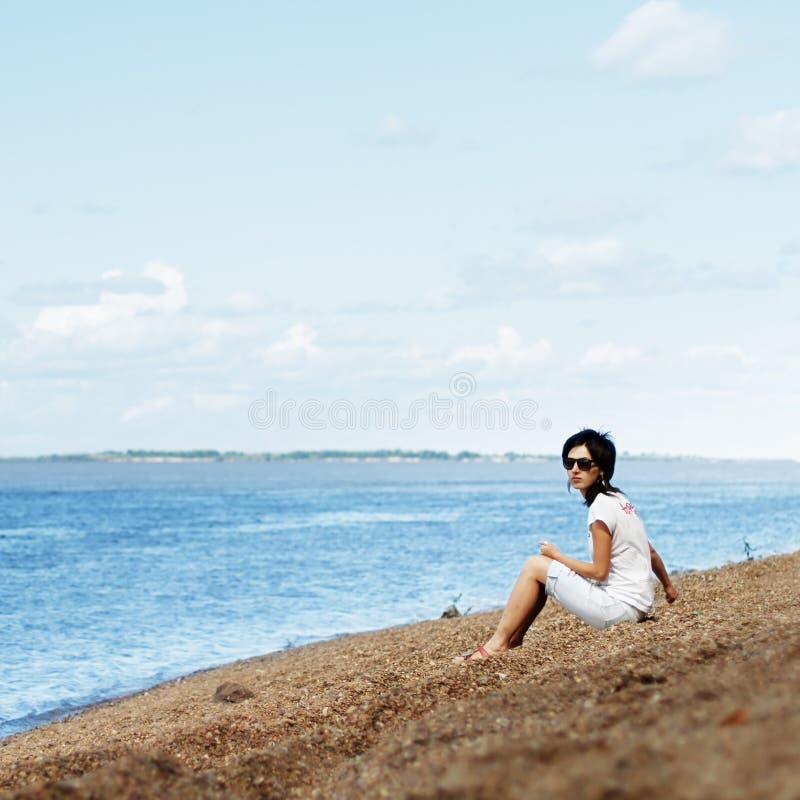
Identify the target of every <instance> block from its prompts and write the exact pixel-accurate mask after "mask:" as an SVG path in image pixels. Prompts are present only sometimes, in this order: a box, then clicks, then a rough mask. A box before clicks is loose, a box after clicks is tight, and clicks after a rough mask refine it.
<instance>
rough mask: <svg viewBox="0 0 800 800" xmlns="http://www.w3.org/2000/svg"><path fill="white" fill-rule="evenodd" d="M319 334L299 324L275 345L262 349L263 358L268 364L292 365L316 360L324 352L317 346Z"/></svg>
mask: <svg viewBox="0 0 800 800" xmlns="http://www.w3.org/2000/svg"><path fill="white" fill-rule="evenodd" d="M316 338H317V332H316V331H315V330H314V329H313V328H311V327H309V326H308V325H303V324H302V323H298V324H297V325H292V326H291V327H290V328H289V329H288V330H287V331H286V333H284V335H283V336H282V337H281V338H280V339H279V340H278V341H277V342H275V343H274V344H272V345H270V346H269V347H266V348H262V349H261V351H260V354H261V357H262V358H263V359H264V361H265V362H266V363H268V364H290V363H293V362H296V361H304V360H307V359H311V358H315V357H316V356H318V355H319V354H320V353H321V352H322V351H321V350H320V348H319V347H317V345H316V344H314V342H315V340H316Z"/></svg>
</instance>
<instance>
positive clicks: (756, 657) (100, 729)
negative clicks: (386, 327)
mask: <svg viewBox="0 0 800 800" xmlns="http://www.w3.org/2000/svg"><path fill="white" fill-rule="evenodd" d="M799 570H800V553H794V554H791V555H787V556H779V557H771V558H765V559H761V560H756V561H751V562H745V563H740V564H732V565H727V566H725V567H722V568H720V569H716V570H710V571H705V572H694V573H689V574H685V575H680V576H678V577H677V579H676V584H677V585H678V588H679V590H680V592H681V598H680V600H679V601H678V602H677V603H675V604H674V605H672V606H667V605H666V604H665V602H664V599H663V595H660V594H659V597H658V608H657V614H656V619H655V620H654V621H649V622H645V623H640V624H624V625H619V626H617V627H615V628H612V629H610V630H608V631H595V630H593V629H591V628H589V627H587V626H586V625H584V624H583V623H581V622H579V621H578V620H576V619H574V618H572V617H570V616H569V615H568V614H567V613H565V612H564V611H563V610H561V609H560V608H559V607H558V606H557V605H556V604H554V603H550V604H548V606H547V608H546V609H545V611H544V612H543V614H542V616H541V617H540V619H539V620H538V621H537V624H536V627H535V629H534V630H532V631H531V633H530V634H529V635H528V637H527V639H526V642H525V645H524V646H523V647H522V648H521V649H519V650H516V651H514V652H512V653H509V654H506V655H503V656H499V657H496V658H493V659H490V660H487V661H485V662H480V663H472V664H467V665H457V664H453V663H452V661H451V659H452V657H453V656H454V655H456V654H458V653H459V652H461V651H463V650H465V649H467V648H470V647H474V646H476V645H478V644H480V643H482V642H483V641H484V640H485V639H486V638H487V636H488V634H489V633H490V632H491V630H492V628H493V625H494V623H495V622H496V620H497V618H498V615H499V612H497V611H494V612H487V613H480V614H470V615H468V616H465V617H460V618H455V619H442V620H435V621H431V622H422V623H418V624H414V625H409V626H404V627H399V628H392V629H388V630H380V631H376V632H371V633H365V634H359V635H354V636H346V637H342V638H339V639H335V640H332V641H328V642H322V643H318V644H314V645H309V646H306V647H301V648H297V649H293V650H286V651H282V652H279V653H275V654H271V655H268V656H264V657H261V658H255V659H250V660H248V661H244V662H238V663H235V664H231V665H229V666H225V667H221V668H219V669H215V670H211V671H207V672H203V673H198V674H195V675H192V676H189V677H187V678H182V679H179V680H176V681H172V682H169V683H166V684H163V685H160V686H157V687H155V688H153V689H151V690H149V691H147V692H144V693H141V694H137V695H134V696H131V697H127V698H122V699H120V700H116V701H113V702H110V703H107V704H104V705H100V706H96V707H93V708H90V709H87V710H86V711H84V712H82V713H80V714H78V715H76V716H74V717H71V718H69V719H67V720H64V721H61V722H56V723H53V724H50V725H47V726H45V727H42V728H39V729H36V730H34V731H30V732H27V733H23V734H17V735H15V736H12V737H9V738H7V739H4V740H3V741H2V742H0V797H2V798H12V797H13V798H44V797H57V798H67V797H69V798H134V797H136V798H282V797H286V798H360V797H364V798H367V797H392V798H499V797H508V798H523V797H531V796H534V795H536V796H541V797H554V798H574V797H581V798H598V799H599V798H606V799H608V798H628V797H630V798H634V797H642V796H645V795H646V794H650V793H652V794H653V795H658V796H663V795H665V794H667V795H671V796H673V797H680V798H716V797H720V798H722V797H724V798H770V800H776V799H779V798H787V799H788V798H800V698H798V694H797V688H798V686H800V609H799V608H798V600H800V578H798V571H799ZM510 577H513V576H510ZM225 683H235V684H237V685H238V686H239V687H241V688H240V689H239V690H238V691H233V692H232V696H231V697H230V700H235V701H236V702H230V701H226V700H219V699H215V693H216V691H217V689H218V687H220V686H221V685H223V684H225ZM241 689H244V690H246V691H244V692H243V691H241ZM4 691H13V686H6V687H4ZM248 694H250V695H251V696H246V695H248ZM242 695H245V696H242Z"/></svg>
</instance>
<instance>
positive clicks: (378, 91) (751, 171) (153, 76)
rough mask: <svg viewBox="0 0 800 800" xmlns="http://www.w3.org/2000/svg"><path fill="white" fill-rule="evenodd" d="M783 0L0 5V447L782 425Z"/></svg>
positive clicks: (485, 440)
mask: <svg viewBox="0 0 800 800" xmlns="http://www.w3.org/2000/svg"><path fill="white" fill-rule="evenodd" d="M798 29H800V5H798V4H797V3H792V2H788V0H787V1H786V2H778V1H777V0H773V1H772V2H770V1H769V0H767V1H766V2H764V3H758V4H754V3H749V2H743V1H742V2H739V1H738V0H731V1H729V2H724V3H723V2H708V3H688V2H674V1H673V0H650V2H645V3H641V2H622V0H607V1H606V2H603V3H586V2H580V3H578V2H564V3H558V4H554V3H534V2H529V1H528V2H503V0H499V1H498V2H496V3H491V4H489V3H478V2H463V1H461V2H455V1H451V0H440V1H438V2H435V3H432V2H430V0H426V2H416V1H415V0H409V1H407V2H404V3H393V4H389V3H372V2H366V0H364V1H363V2H348V1H347V0H341V2H337V3H322V2H303V0H299V2H296V3H289V4H287V3H275V2H263V3H256V2H229V3H225V4H222V3H203V2H196V1H193V2H191V3H189V2H172V3H169V4H164V3H155V2H147V0H143V2H139V3H136V4H115V3H112V4H109V3H100V2H80V1H78V2H75V3H69V4H56V3H51V4H34V3H28V2H16V1H15V0H10V1H8V2H4V3H2V5H0V114H2V117H1V122H2V124H0V142H2V148H0V275H2V284H0V285H1V287H2V288H1V290H0V456H15V455H37V454H46V453H77V452H96V451H102V450H109V449H110V450H126V449H129V448H131V449H140V448H145V449H170V450H172V449H195V448H214V449H219V450H242V451H246V452H263V451H271V452H285V451H288V450H293V449H315V450H317V449H329V448H337V449H374V448H405V449H421V448H431V449H436V450H449V451H451V452H457V451H460V450H463V449H470V450H478V451H481V452H487V453H502V452H505V451H509V450H513V451H517V452H527V453H556V452H560V448H561V443H562V442H563V440H564V439H565V438H566V436H568V435H570V434H571V433H573V432H574V431H575V430H577V429H579V428H582V427H585V426H589V427H599V428H603V429H605V430H610V431H611V432H612V434H613V435H614V437H615V440H616V442H617V446H618V448H619V449H620V450H624V451H628V452H631V453H663V454H672V455H700V456H709V457H715V456H719V457H740V458H770V457H777V458H800V456H798V452H800V435H798V433H797V430H798V428H797V426H796V425H795V424H794V420H795V417H796V415H797V413H798V409H800V345H798V342H800V303H799V302H798V301H799V300H800V225H798V219H799V218H800V217H799V216H798V196H799V195H800V193H799V191H798V190H800V180H799V178H800V89H798V86H800V85H799V84H798V82H797V75H799V74H800V50H799V49H798V48H797V46H796V32H797V30H798Z"/></svg>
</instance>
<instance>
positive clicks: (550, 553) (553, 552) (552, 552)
mask: <svg viewBox="0 0 800 800" xmlns="http://www.w3.org/2000/svg"><path fill="white" fill-rule="evenodd" d="M539 552H540V553H541V554H542V555H543V556H547V557H548V558H552V559H555V560H556V561H557V560H558V557H559V556H560V555H561V551H560V550H559V549H558V548H557V547H556V546H555V545H554V544H553V543H552V542H544V541H542V542H539Z"/></svg>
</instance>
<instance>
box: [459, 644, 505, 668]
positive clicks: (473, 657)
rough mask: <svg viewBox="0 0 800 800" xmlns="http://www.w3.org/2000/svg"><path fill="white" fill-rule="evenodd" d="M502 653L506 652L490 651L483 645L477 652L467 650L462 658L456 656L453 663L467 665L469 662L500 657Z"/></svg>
mask: <svg viewBox="0 0 800 800" xmlns="http://www.w3.org/2000/svg"><path fill="white" fill-rule="evenodd" d="M502 652H504V651H503V650H488V649H487V648H486V647H485V646H484V645H481V646H480V647H479V648H478V649H477V650H467V652H466V653H462V654H461V655H460V656H456V657H455V658H454V659H453V663H455V664H466V663H467V661H484V660H485V659H487V658H491V657H492V656H496V655H499V654H500V653H502Z"/></svg>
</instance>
